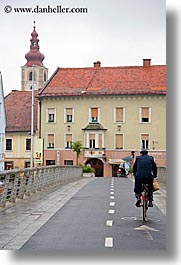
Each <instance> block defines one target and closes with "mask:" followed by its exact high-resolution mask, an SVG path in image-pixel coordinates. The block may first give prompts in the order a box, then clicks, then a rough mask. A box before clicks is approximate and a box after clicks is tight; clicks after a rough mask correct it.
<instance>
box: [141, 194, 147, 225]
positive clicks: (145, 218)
mask: <svg viewBox="0 0 181 265" xmlns="http://www.w3.org/2000/svg"><path fill="white" fill-rule="evenodd" d="M147 204H148V202H147V196H146V192H144V193H143V205H142V207H143V221H144V222H145V221H147V214H146V213H147V209H148V205H147Z"/></svg>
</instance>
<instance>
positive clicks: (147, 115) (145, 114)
mask: <svg viewBox="0 0 181 265" xmlns="http://www.w3.org/2000/svg"><path fill="white" fill-rule="evenodd" d="M140 122H143V123H148V122H151V108H149V107H141V108H140Z"/></svg>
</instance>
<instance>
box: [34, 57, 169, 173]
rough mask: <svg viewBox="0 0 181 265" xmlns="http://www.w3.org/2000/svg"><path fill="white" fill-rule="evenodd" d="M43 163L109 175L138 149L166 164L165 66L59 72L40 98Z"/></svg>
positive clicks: (98, 67) (148, 62)
mask: <svg viewBox="0 0 181 265" xmlns="http://www.w3.org/2000/svg"><path fill="white" fill-rule="evenodd" d="M38 100H39V106H40V109H39V114H40V115H39V117H38V118H39V122H38V124H39V136H40V138H42V139H43V140H44V163H45V164H46V165H49V164H65V165H66V164H75V163H76V156H75V153H74V152H73V151H72V150H71V143H72V142H74V141H81V142H82V144H83V146H84V150H83V151H82V155H81V157H80V159H79V162H80V163H82V164H90V165H91V166H93V167H94V168H95V170H96V176H106V177H109V176H113V175H114V174H115V171H116V170H117V164H118V163H119V160H120V159H121V158H123V157H125V156H128V155H130V154H131V152H132V154H133V153H134V152H135V155H137V154H138V152H139V151H140V149H141V148H146V149H148V150H149V153H151V154H152V155H153V156H154V157H155V159H156V162H157V164H158V165H159V166H165V163H166V66H165V65H151V60H150V59H144V60H143V65H142V66H130V67H101V63H100V62H96V63H94V67H88V68H58V69H57V70H56V71H55V73H54V74H53V76H52V77H51V78H50V80H49V81H48V83H47V85H46V86H45V87H44V89H42V91H41V92H40V93H39V95H38Z"/></svg>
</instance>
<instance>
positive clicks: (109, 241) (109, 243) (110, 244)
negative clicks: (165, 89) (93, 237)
mask: <svg viewBox="0 0 181 265" xmlns="http://www.w3.org/2000/svg"><path fill="white" fill-rule="evenodd" d="M105 247H106V248H112V247H113V238H112V237H106V238H105Z"/></svg>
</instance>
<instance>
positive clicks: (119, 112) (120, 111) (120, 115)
mask: <svg viewBox="0 0 181 265" xmlns="http://www.w3.org/2000/svg"><path fill="white" fill-rule="evenodd" d="M124 116H125V109H124V108H123V107H117V108H115V109H114V121H115V122H124Z"/></svg>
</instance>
